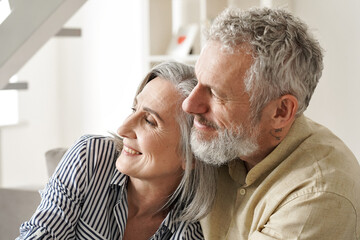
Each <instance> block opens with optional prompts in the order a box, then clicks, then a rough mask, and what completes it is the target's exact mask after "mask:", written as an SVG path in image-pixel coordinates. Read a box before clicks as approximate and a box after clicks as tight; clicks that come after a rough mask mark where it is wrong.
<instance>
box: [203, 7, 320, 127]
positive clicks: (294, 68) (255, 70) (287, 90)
mask: <svg viewBox="0 0 360 240" xmlns="http://www.w3.org/2000/svg"><path fill="white" fill-rule="evenodd" d="M207 38H208V40H213V41H218V42H220V43H221V44H222V46H223V49H224V50H226V51H228V53H230V54H232V53H235V54H236V52H238V51H239V50H244V49H246V47H248V46H250V49H251V50H250V51H251V52H250V53H251V54H252V56H253V58H254V62H253V64H252V66H251V68H250V69H249V70H248V72H247V75H246V78H245V79H244V84H245V89H246V91H247V92H248V94H249V96H250V104H251V109H252V115H253V116H252V117H253V119H257V120H258V119H259V118H260V113H261V111H262V109H263V108H264V107H265V105H266V104H267V103H268V102H270V101H271V100H274V99H276V98H278V97H280V96H283V95H285V94H291V95H293V96H295V97H296V98H297V100H298V102H299V108H298V111H297V113H296V116H299V115H300V114H301V113H303V112H304V111H305V110H306V108H307V106H308V105H309V101H310V99H311V96H312V94H313V92H314V90H315V87H316V85H317V83H318V81H319V78H320V77H321V73H322V69H323V62H322V61H323V54H322V49H321V47H320V45H319V43H318V41H316V40H315V39H314V38H313V37H312V35H311V34H310V33H309V31H308V28H307V26H306V24H305V23H303V22H302V21H301V20H300V19H298V18H296V17H294V16H293V15H291V14H290V13H288V12H287V11H285V10H281V9H268V8H253V9H250V10H247V11H242V10H240V9H235V8H228V9H226V10H224V11H223V12H222V13H221V14H220V15H219V16H218V17H217V18H216V19H215V20H214V23H213V24H212V26H211V28H210V29H209V31H208V36H207Z"/></svg>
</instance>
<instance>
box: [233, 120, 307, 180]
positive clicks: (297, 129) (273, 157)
mask: <svg viewBox="0 0 360 240" xmlns="http://www.w3.org/2000/svg"><path fill="white" fill-rule="evenodd" d="M307 121H308V119H307V118H306V117H305V116H304V115H301V116H300V117H298V118H297V119H296V120H295V121H294V123H293V125H292V126H291V128H290V131H289V133H288V134H287V136H286V137H285V138H284V140H283V141H282V142H281V143H280V144H279V145H278V146H277V147H276V148H275V149H274V150H273V151H272V152H271V153H270V154H269V155H268V156H266V157H265V158H264V159H263V160H262V161H261V162H259V163H258V164H256V165H255V167H253V168H252V169H251V170H250V171H249V172H248V173H247V175H246V168H245V165H244V163H243V161H239V160H235V161H232V162H231V163H230V164H229V174H230V176H231V177H232V179H233V180H234V181H235V182H237V183H239V184H242V185H243V184H246V186H250V185H251V184H253V183H254V182H255V181H256V180H258V179H259V178H260V177H262V176H264V175H267V174H269V173H270V172H271V171H272V170H273V169H275V168H276V167H277V166H278V165H279V164H280V163H281V162H282V161H284V160H285V159H286V158H287V157H288V156H289V155H290V154H291V153H292V152H293V151H294V150H295V149H296V148H297V147H298V146H299V145H300V144H301V142H302V141H303V140H304V139H306V138H307V137H309V136H310V134H311V131H310V128H309V125H308V122H307Z"/></svg>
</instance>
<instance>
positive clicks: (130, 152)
mask: <svg viewBox="0 0 360 240" xmlns="http://www.w3.org/2000/svg"><path fill="white" fill-rule="evenodd" d="M123 151H124V152H125V153H128V154H132V155H140V154H141V152H138V151H136V150H134V149H132V148H130V147H128V146H125V145H124V146H123Z"/></svg>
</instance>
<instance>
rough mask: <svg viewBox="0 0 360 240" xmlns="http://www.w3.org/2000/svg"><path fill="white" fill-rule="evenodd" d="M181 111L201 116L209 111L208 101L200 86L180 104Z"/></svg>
mask: <svg viewBox="0 0 360 240" xmlns="http://www.w3.org/2000/svg"><path fill="white" fill-rule="evenodd" d="M182 109H183V110H184V111H185V112H187V113H190V114H203V113H206V112H207V111H208V110H209V99H208V96H207V95H206V92H205V91H204V89H203V87H202V86H201V85H199V84H198V85H196V87H195V88H194V89H193V90H192V91H191V93H190V95H189V96H188V97H187V98H185V100H184V102H183V103H182Z"/></svg>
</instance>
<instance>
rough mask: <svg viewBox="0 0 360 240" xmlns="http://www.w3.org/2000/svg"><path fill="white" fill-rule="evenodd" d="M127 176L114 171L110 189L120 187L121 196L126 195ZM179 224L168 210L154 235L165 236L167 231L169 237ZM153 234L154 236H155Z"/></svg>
mask: <svg viewBox="0 0 360 240" xmlns="http://www.w3.org/2000/svg"><path fill="white" fill-rule="evenodd" d="M128 180H129V176H127V175H125V174H123V173H121V172H119V171H118V170H117V169H115V172H114V175H113V177H112V180H111V182H110V186H111V187H113V188H114V187H120V188H121V192H122V195H125V194H126V185H127V183H128ZM178 225H179V222H178V221H176V220H175V216H174V213H173V210H170V212H169V213H168V214H167V216H166V217H165V219H164V220H163V222H162V223H161V225H160V228H159V229H158V230H157V232H156V234H160V235H161V236H167V235H168V233H167V232H168V231H170V232H171V234H170V235H172V234H173V233H174V232H175V231H176V229H177V228H178ZM156 234H155V235H156Z"/></svg>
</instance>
